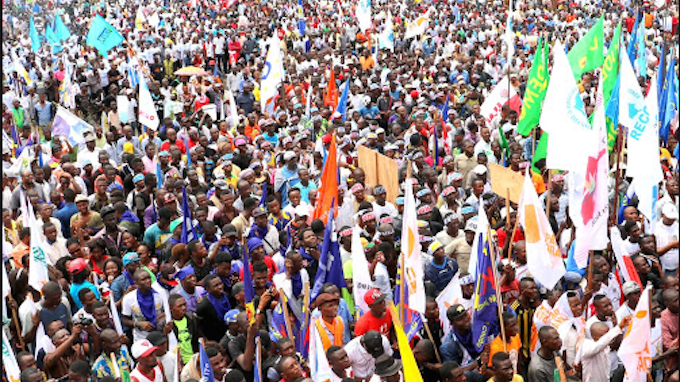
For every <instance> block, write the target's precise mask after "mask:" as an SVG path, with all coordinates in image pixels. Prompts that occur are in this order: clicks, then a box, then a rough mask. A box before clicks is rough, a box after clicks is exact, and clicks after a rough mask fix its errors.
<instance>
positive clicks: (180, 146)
mask: <svg viewBox="0 0 680 382" xmlns="http://www.w3.org/2000/svg"><path fill="white" fill-rule="evenodd" d="M172 144H173V145H175V146H177V150H179V151H181V152H182V154H186V153H187V149H186V147H184V142H182V141H180V140H179V139H176V140H175V142H174V143H172ZM169 150H170V141H165V142H163V143H162V144H161V151H169Z"/></svg>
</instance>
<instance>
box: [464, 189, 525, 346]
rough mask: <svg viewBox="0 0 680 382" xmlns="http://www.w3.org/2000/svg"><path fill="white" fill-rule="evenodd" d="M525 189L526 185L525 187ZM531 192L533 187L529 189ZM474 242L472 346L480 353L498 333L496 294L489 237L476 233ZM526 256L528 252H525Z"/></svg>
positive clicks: (472, 254)
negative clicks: (477, 243)
mask: <svg viewBox="0 0 680 382" xmlns="http://www.w3.org/2000/svg"><path fill="white" fill-rule="evenodd" d="M525 188H526V185H525ZM531 189H532V190H533V189H534V188H533V186H532V187H531ZM475 235H476V237H475V240H476V241H479V245H478V246H477V252H475V253H471V256H474V257H476V258H477V261H476V263H477V272H476V273H477V280H476V282H475V294H474V297H473V301H474V303H473V304H474V305H473V307H472V337H473V338H474V340H473V345H474V347H475V349H476V350H477V351H478V352H481V351H482V349H483V348H484V345H486V343H487V342H490V339H491V338H493V336H494V335H495V334H497V333H498V328H497V326H498V325H497V324H496V322H498V318H499V317H498V295H497V294H496V280H495V279H494V271H493V267H494V266H495V265H494V261H493V259H492V258H491V249H490V247H489V246H490V243H489V237H488V236H486V238H485V235H484V233H482V232H479V230H478V231H477V233H476V234H475ZM527 254H528V251H527Z"/></svg>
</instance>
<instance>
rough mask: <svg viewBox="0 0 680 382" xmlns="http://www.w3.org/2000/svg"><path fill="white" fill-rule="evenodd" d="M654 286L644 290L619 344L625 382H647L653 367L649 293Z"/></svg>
mask: <svg viewBox="0 0 680 382" xmlns="http://www.w3.org/2000/svg"><path fill="white" fill-rule="evenodd" d="M651 289H652V287H651V286H648V287H647V288H645V290H644V291H642V294H641V296H640V301H639V302H638V304H637V307H636V308H635V313H634V314H633V319H632V321H631V322H630V325H628V329H627V330H626V333H625V335H624V337H623V341H621V346H619V350H618V356H619V358H620V359H621V362H623V366H624V367H625V369H626V374H625V375H624V377H623V381H624V382H646V381H647V375H648V374H647V373H648V372H649V370H650V369H651V367H652V353H651V348H652V346H651V343H650V335H651V332H652V327H651V320H652V318H651V317H650V315H651V311H650V309H649V308H650V306H651V304H650V301H649V295H650V293H652V291H651Z"/></svg>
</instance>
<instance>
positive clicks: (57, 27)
mask: <svg viewBox="0 0 680 382" xmlns="http://www.w3.org/2000/svg"><path fill="white" fill-rule="evenodd" d="M54 37H56V38H57V40H59V41H64V40H68V39H69V38H70V37H71V32H70V31H69V30H68V28H67V27H66V25H65V24H64V22H63V21H62V20H61V16H59V14H58V13H57V16H56V17H55V20H54Z"/></svg>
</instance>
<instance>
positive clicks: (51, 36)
mask: <svg viewBox="0 0 680 382" xmlns="http://www.w3.org/2000/svg"><path fill="white" fill-rule="evenodd" d="M45 40H46V41H47V42H49V43H50V45H52V46H54V45H55V44H59V39H58V38H57V36H56V34H55V33H54V26H53V25H51V24H50V23H49V22H45Z"/></svg>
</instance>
